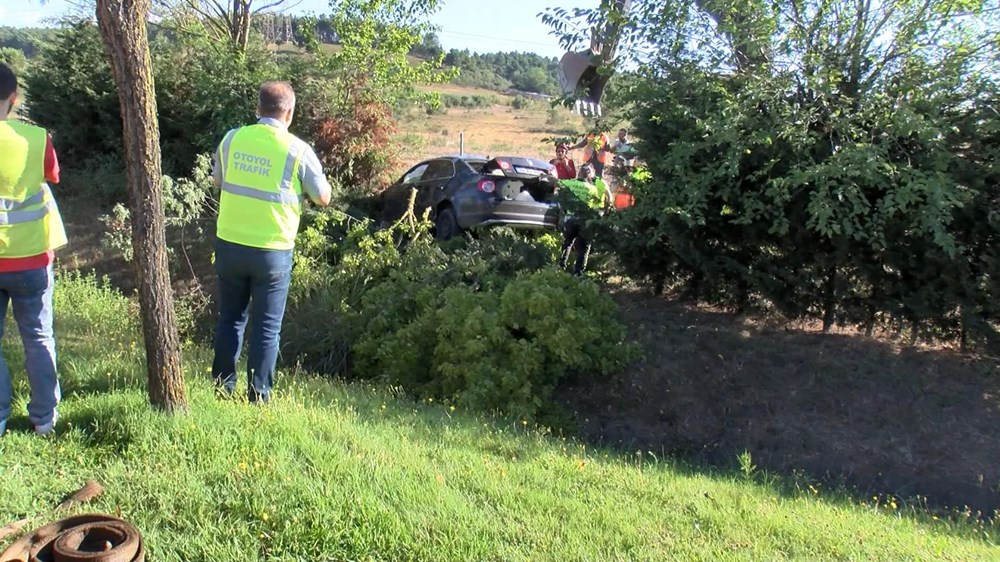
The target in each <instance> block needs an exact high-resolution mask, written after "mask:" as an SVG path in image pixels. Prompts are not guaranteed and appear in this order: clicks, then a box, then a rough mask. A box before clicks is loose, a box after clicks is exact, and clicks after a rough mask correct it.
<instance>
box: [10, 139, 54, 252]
mask: <svg viewBox="0 0 1000 562" xmlns="http://www.w3.org/2000/svg"><path fill="white" fill-rule="evenodd" d="M47 141H48V134H47V133H46V132H45V129H42V128H41V127H35V126H33V125H26V124H24V123H20V122H17V121H2V122H0V258H22V257H30V256H37V255H39V254H42V253H45V252H47V251H49V250H54V249H56V248H59V247H61V246H64V245H65V244H66V229H65V227H64V226H63V222H62V217H61V216H60V215H59V208H58V206H57V205H56V202H55V199H53V198H52V192H51V191H49V188H48V186H47V185H46V184H45V149H46V145H47Z"/></svg>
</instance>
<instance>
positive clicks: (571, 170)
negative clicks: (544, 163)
mask: <svg viewBox="0 0 1000 562" xmlns="http://www.w3.org/2000/svg"><path fill="white" fill-rule="evenodd" d="M549 164H552V165H553V166H555V167H556V177H557V178H559V179H561V180H571V179H574V178H576V164H574V163H573V159H572V158H570V157H569V147H567V146H566V143H559V144H557V145H556V157H555V158H553V159H552V160H549Z"/></svg>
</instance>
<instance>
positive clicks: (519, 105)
mask: <svg viewBox="0 0 1000 562" xmlns="http://www.w3.org/2000/svg"><path fill="white" fill-rule="evenodd" d="M533 103H534V102H533V101H532V100H531V99H530V98H528V97H527V96H522V95H520V94H518V95H516V96H514V99H512V100H511V101H510V106H511V107H513V108H514V109H527V108H529V107H531V106H532V104H533Z"/></svg>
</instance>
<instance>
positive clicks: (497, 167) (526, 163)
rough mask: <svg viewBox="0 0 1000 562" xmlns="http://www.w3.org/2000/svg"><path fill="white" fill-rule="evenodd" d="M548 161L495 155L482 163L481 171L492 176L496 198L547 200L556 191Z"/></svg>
mask: <svg viewBox="0 0 1000 562" xmlns="http://www.w3.org/2000/svg"><path fill="white" fill-rule="evenodd" d="M551 169H552V166H551V164H549V163H548V162H543V161H541V160H535V159H532V158H521V157H513V156H512V157H502V158H494V159H492V160H490V161H488V162H486V163H485V164H483V168H482V173H483V174H484V175H487V176H491V177H492V178H493V179H494V181H495V183H496V186H497V192H496V193H497V198H499V199H501V200H503V201H518V202H529V203H533V202H548V201H549V200H550V199H552V194H553V193H554V192H555V181H556V180H555V179H554V178H553V177H552V176H551V175H550V171H551Z"/></svg>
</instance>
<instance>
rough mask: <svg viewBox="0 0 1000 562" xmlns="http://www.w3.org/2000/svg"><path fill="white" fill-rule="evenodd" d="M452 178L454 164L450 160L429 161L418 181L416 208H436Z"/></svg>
mask: <svg viewBox="0 0 1000 562" xmlns="http://www.w3.org/2000/svg"><path fill="white" fill-rule="evenodd" d="M453 177H455V164H454V163H453V162H452V161H451V160H448V159H445V158H440V159H437V160H431V161H430V162H429V163H428V166H427V170H426V171H425V172H424V174H423V176H422V177H421V179H420V188H419V190H418V191H417V207H418V208H419V209H421V210H423V209H427V208H431V209H433V208H435V207H437V204H438V203H439V202H440V200H441V198H442V197H443V196H444V193H445V191H446V190H447V188H448V184H449V183H450V182H451V179H452V178H453Z"/></svg>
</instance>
